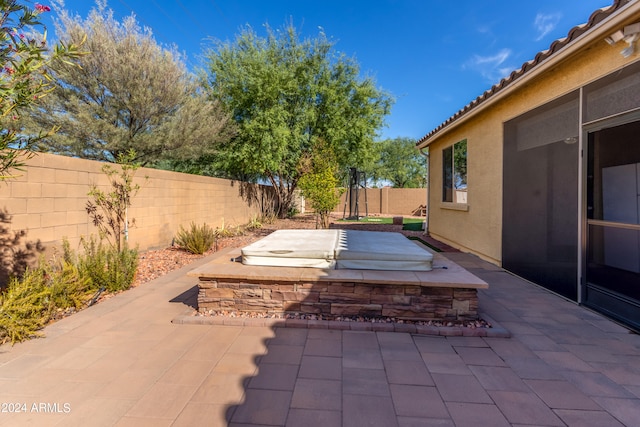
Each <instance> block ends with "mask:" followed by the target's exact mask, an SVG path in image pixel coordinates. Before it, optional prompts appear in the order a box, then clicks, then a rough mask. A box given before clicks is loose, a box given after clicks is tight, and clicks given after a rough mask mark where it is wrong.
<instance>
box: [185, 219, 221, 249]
mask: <svg viewBox="0 0 640 427" xmlns="http://www.w3.org/2000/svg"><path fill="white" fill-rule="evenodd" d="M217 238H218V231H217V230H214V229H212V228H211V227H209V226H208V225H207V224H202V225H201V226H198V225H196V224H195V223H193V222H192V223H191V227H190V228H189V229H188V230H186V229H184V228H183V227H182V226H180V229H179V230H178V234H177V235H176V240H175V241H176V244H177V245H178V246H180V247H181V248H183V249H185V250H187V251H189V252H191V253H194V254H203V253H205V252H206V251H208V250H209V249H211V247H212V246H213V245H214V243H215V242H216V239H217Z"/></svg>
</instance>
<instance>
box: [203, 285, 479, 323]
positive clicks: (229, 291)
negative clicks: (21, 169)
mask: <svg viewBox="0 0 640 427" xmlns="http://www.w3.org/2000/svg"><path fill="white" fill-rule="evenodd" d="M198 286H199V292H198V310H199V311H201V312H207V311H210V310H213V311H223V310H224V311H237V312H261V313H313V314H321V315H323V317H324V318H328V319H332V318H335V317H339V316H373V317H395V318H399V319H414V320H474V319H477V318H478V295H477V290H476V289H464V288H462V289H461V288H441V287H421V286H419V285H412V284H390V285H380V284H373V283H353V282H344V283H341V282H330V283H326V282H315V283H303V282H300V283H298V282H289V283H286V282H281V281H279V282H271V281H263V282H260V283H247V282H246V281H243V280H240V279H236V280H234V279H224V280H206V279H205V280H200V283H199V285H198Z"/></svg>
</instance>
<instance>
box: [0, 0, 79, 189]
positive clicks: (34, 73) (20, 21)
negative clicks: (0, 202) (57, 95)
mask: <svg viewBox="0 0 640 427" xmlns="http://www.w3.org/2000/svg"><path fill="white" fill-rule="evenodd" d="M49 11H50V8H49V7H48V6H42V5H39V4H36V7H35V9H31V8H29V7H28V6H26V5H24V4H22V3H21V2H19V1H16V0H0V180H2V179H6V178H8V177H9V176H10V174H11V169H19V168H20V167H21V166H24V159H25V157H29V156H30V155H31V154H32V153H33V151H32V150H33V149H34V148H35V145H36V144H37V143H38V141H39V140H41V139H42V138H45V137H47V136H49V135H51V134H52V133H53V132H54V131H55V128H52V127H47V128H46V130H45V131H40V129H37V130H36V131H35V132H34V133H33V134H32V135H31V136H27V135H25V133H24V132H23V123H22V120H21V119H23V116H25V115H28V114H29V113H30V112H31V111H32V110H33V108H34V107H35V106H37V105H38V104H40V103H41V102H42V97H43V96H44V95H46V94H47V93H48V92H49V91H50V90H51V88H52V86H51V75H50V69H49V67H50V66H51V65H52V64H54V63H56V62H62V61H65V60H67V61H68V60H70V59H72V58H77V57H79V56H80V55H81V53H80V51H79V44H82V40H81V39H80V40H77V42H78V45H76V44H66V45H65V44H57V45H56V46H54V47H53V51H52V53H50V54H48V52H47V51H48V46H47V38H46V33H45V34H39V33H38V31H37V30H38V29H39V27H42V24H41V22H40V21H39V16H40V14H41V13H46V12H49Z"/></svg>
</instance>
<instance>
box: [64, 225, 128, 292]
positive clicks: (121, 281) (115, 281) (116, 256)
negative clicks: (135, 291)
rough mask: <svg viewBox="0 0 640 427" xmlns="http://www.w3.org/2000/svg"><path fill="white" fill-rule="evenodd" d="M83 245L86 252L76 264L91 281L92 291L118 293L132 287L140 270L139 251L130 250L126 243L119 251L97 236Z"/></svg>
mask: <svg viewBox="0 0 640 427" xmlns="http://www.w3.org/2000/svg"><path fill="white" fill-rule="evenodd" d="M81 243H82V246H83V249H84V251H83V253H82V254H81V255H78V257H77V261H76V263H77V266H78V269H79V272H80V274H81V275H83V276H86V277H89V278H90V279H91V289H92V290H98V289H104V290H107V291H109V292H118V291H122V290H125V289H129V288H130V287H131V285H132V284H133V280H134V279H135V274H136V269H137V268H138V250H137V249H129V247H128V246H127V243H126V242H124V243H123V246H122V247H121V249H120V251H118V250H117V249H116V248H115V247H112V246H110V245H104V244H103V242H102V240H97V239H96V238H95V236H91V237H90V238H89V239H82V241H81ZM65 258H68V256H67V255H65Z"/></svg>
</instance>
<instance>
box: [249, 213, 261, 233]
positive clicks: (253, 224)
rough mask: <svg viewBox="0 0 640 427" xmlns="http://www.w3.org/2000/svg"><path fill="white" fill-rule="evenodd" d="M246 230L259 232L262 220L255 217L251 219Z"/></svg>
mask: <svg viewBox="0 0 640 427" xmlns="http://www.w3.org/2000/svg"><path fill="white" fill-rule="evenodd" d="M246 228H247V230H258V229H260V228H262V221H260V219H258V217H257V216H256V215H254V216H252V217H251V220H250V221H249V223H248V224H247V225H246Z"/></svg>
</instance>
